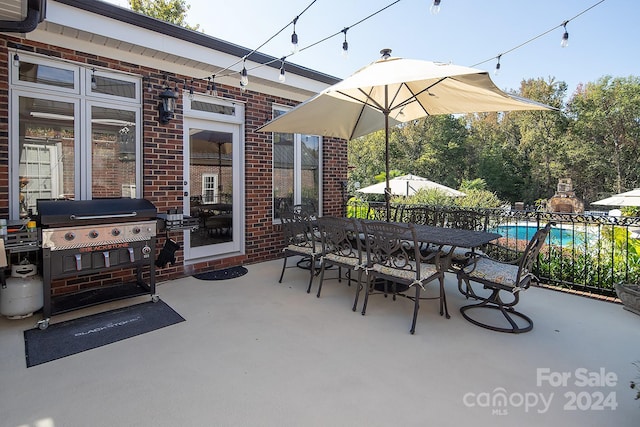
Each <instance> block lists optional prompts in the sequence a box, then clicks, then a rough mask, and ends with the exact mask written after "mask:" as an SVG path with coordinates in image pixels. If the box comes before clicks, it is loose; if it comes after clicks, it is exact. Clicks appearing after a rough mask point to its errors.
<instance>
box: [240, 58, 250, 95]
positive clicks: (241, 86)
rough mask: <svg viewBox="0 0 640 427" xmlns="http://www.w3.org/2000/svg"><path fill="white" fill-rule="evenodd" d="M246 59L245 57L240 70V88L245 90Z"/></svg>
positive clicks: (246, 78) (246, 84)
mask: <svg viewBox="0 0 640 427" xmlns="http://www.w3.org/2000/svg"><path fill="white" fill-rule="evenodd" d="M246 62H247V59H246V58H245V59H244V61H243V63H242V71H241V72H240V89H242V91H245V90H246V87H247V86H248V85H249V76H247V67H246V65H245V64H246Z"/></svg>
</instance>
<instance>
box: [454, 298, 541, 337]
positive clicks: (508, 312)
mask: <svg viewBox="0 0 640 427" xmlns="http://www.w3.org/2000/svg"><path fill="white" fill-rule="evenodd" d="M499 293H500V290H499V289H494V290H493V291H492V292H491V295H490V296H489V297H487V298H485V299H483V301H482V302H480V303H478V304H471V305H466V306H464V307H460V313H461V314H462V317H464V318H465V319H467V320H468V321H469V322H471V323H473V324H474V325H476V326H480V327H482V328H486V329H491V330H492V331H497V332H507V333H512V334H520V333H523V332H529V331H530V330H531V329H533V320H531V319H530V318H529V317H528V316H527V315H525V314H522V313H520V312H518V311H516V310H515V309H514V308H513V306H514V305H516V304H517V303H518V294H515V299H514V301H513V302H511V303H508V304H505V303H503V302H502V300H501V298H500V295H499ZM476 308H490V309H493V310H499V311H500V312H501V313H502V315H503V316H504V317H505V318H506V319H507V321H508V322H509V325H511V328H501V327H499V326H493V325H489V324H486V323H481V322H479V321H477V320H475V319H473V318H471V316H469V315H468V314H467V313H466V312H467V311H468V310H473V309H476ZM513 316H516V317H519V318H520V319H522V320H524V322H525V325H524V326H519V325H518V324H517V323H516V322H515V321H514V320H513Z"/></svg>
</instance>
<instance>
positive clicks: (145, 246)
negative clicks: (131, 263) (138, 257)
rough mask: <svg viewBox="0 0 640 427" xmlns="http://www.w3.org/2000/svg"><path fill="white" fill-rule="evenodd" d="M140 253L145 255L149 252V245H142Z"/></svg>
mask: <svg viewBox="0 0 640 427" xmlns="http://www.w3.org/2000/svg"><path fill="white" fill-rule="evenodd" d="M142 253H143V254H145V255H149V254H150V253H151V248H150V247H149V246H147V245H144V246H143V247H142Z"/></svg>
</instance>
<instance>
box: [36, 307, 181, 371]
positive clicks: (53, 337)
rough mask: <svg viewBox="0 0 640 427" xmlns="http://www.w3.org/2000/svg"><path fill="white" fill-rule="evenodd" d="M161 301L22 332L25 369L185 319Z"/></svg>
mask: <svg viewBox="0 0 640 427" xmlns="http://www.w3.org/2000/svg"><path fill="white" fill-rule="evenodd" d="M184 320H185V319H184V318H183V317H182V316H180V315H179V314H178V313H176V312H175V311H174V310H173V309H172V308H171V307H169V306H168V305H167V304H166V303H165V302H163V301H162V300H160V301H158V302H151V301H149V302H145V303H142V304H136V305H132V306H129V307H124V308H118V309H116V310H111V311H107V312H104V313H97V314H92V315H90V316H86V317H81V318H79V319H73V320H68V321H65V322H61V323H56V324H53V325H50V326H49V327H48V328H46V329H44V330H40V329H37V328H34V329H29V330H26V331H24V348H25V356H26V360H27V368H30V367H32V366H36V365H40V364H42V363H46V362H50V361H52V360H56V359H61V358H63V357H67V356H71V355H72V354H77V353H81V352H83V351H85V350H90V349H93V348H97V347H102V346H103V345H107V344H111V343H114V342H117V341H121V340H124V339H127V338H131V337H134V336H136V335H142V334H144V333H147V332H151V331H154V330H156V329H160V328H164V327H165V326H170V325H173V324H176V323H180V322H184Z"/></svg>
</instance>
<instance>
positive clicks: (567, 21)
mask: <svg viewBox="0 0 640 427" xmlns="http://www.w3.org/2000/svg"><path fill="white" fill-rule="evenodd" d="M604 1H605V0H600V1H598V2H597V3H595V4H593V5H591V6H589V7H588V8H586V9H585V10H583V11H582V12H580V13H578V14H577V15H576V16H574V17H573V18H571V19H567V20H566V21H564V22H563V23H562V24H560V25H556V26H555V27H553V28H551V29H549V30H547V31H545V32H544V33H542V34H538V35H537V36H535V37H532V38H530V39H529V40H527V41H525V42H523V43H520V44H519V45H517V46H515V47H512V48H511V49H509V50H506V51H504V52H502V53H501V54H500V55H498V58H500V56H502V55H506V54H507V53H511V52H513V51H514V50H516V49H520V48H521V47H522V46H524V45H527V44H529V43H531V42H533V41H534V40H537V39H539V38H540V37H542V36H545V35H547V34H549V33H550V32H552V31H554V30H556V29H557V28H560V27H564V28H565V32H564V34H563V35H562V42H561V46H563V47H564V44H565V43H566V44H567V45H568V42H569V33H567V31H566V26H567V24H568V23H569V22H571V21H573V20H574V19H576V18H577V17H579V16H580V15H583V14H585V13H587V12H588V11H590V10H591V9H593V8H594V7H596V6H598V5H599V4H601V3H603V2H604ZM565 36H566V41H565ZM494 58H496V57H495V56H494V57H492V58H489V59H485V60H484V61H481V62H478V63H475V64H473V65H471V67H477V66H478V65H481V64H484V63H485V62H489V61H492V60H493V59H494ZM498 62H499V61H498ZM496 68H497V67H496Z"/></svg>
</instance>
